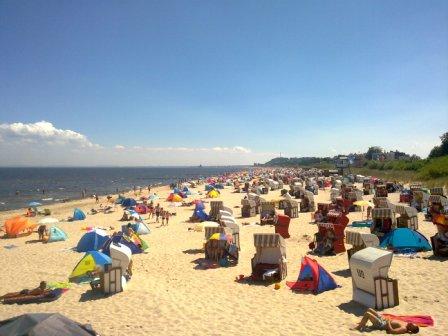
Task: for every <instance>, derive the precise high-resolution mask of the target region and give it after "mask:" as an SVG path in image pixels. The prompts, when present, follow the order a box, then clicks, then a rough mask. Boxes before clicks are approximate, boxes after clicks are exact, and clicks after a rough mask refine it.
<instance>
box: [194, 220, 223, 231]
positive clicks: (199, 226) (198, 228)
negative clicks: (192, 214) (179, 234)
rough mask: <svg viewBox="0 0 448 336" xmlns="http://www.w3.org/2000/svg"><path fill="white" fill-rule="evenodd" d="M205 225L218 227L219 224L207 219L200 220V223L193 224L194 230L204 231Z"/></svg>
mask: <svg viewBox="0 0 448 336" xmlns="http://www.w3.org/2000/svg"><path fill="white" fill-rule="evenodd" d="M206 227H219V224H218V223H216V222H208V221H206V222H202V223H197V224H196V225H195V226H194V231H199V232H202V231H204V229H205V228H206Z"/></svg>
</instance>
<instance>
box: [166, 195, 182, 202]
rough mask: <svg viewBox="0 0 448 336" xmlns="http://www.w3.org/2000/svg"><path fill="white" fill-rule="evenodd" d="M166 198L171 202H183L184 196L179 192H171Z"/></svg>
mask: <svg viewBox="0 0 448 336" xmlns="http://www.w3.org/2000/svg"><path fill="white" fill-rule="evenodd" d="M166 200H167V201H169V202H182V197H181V196H180V195H178V194H174V193H171V194H169V195H168V197H167V199H166Z"/></svg>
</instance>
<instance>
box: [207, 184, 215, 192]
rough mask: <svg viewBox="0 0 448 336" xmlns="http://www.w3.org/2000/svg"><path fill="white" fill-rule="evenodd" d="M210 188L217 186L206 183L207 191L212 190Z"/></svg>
mask: <svg viewBox="0 0 448 336" xmlns="http://www.w3.org/2000/svg"><path fill="white" fill-rule="evenodd" d="M210 190H215V187H214V186H212V185H211V184H206V185H205V191H210Z"/></svg>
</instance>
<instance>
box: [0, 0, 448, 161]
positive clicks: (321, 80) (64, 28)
mask: <svg viewBox="0 0 448 336" xmlns="http://www.w3.org/2000/svg"><path fill="white" fill-rule="evenodd" d="M0 44H1V46H2V47H1V50H0V58H1V62H0V125H1V127H0V154H1V155H2V157H4V158H5V160H2V161H3V163H4V164H25V165H31V164H36V165H40V164H71V161H70V160H72V159H71V157H73V156H70V155H68V154H67V153H68V152H73V151H75V152H77V153H83V157H84V160H85V162H84V161H83V162H82V164H89V163H90V164H112V165H113V164H120V165H121V164H127V160H126V158H127V157H128V156H129V155H131V154H132V155H134V154H135V153H134V152H135V151H140V154H141V156H140V159H139V163H141V164H155V165H157V164H198V163H202V164H217V163H220V162H221V161H222V160H225V161H226V163H252V162H254V161H261V162H263V161H264V160H266V159H269V158H271V157H273V156H276V155H277V153H279V152H282V153H283V154H284V155H288V156H324V155H334V154H335V153H344V152H345V153H347V152H357V151H365V150H366V149H367V147H368V146H369V145H380V146H383V147H385V148H387V149H401V150H404V151H406V152H411V153H417V154H419V155H421V156H426V155H427V154H428V153H429V150H430V149H431V148H432V146H433V145H435V144H437V143H439V138H438V137H439V136H440V135H441V134H442V133H444V132H446V131H447V129H446V127H447V125H448V2H447V1H127V2H123V1H76V2H73V1H32V2H25V1H20V2H19V1H0ZM40 121H46V122H48V123H51V124H52V127H53V128H48V127H49V126H48V124H38V126H36V124H35V123H36V122H40ZM16 123H21V124H23V125H21V124H19V126H17V124H16ZM13 125H16V126H13ZM39 125H40V126H39ZM42 125H44V127H41V126H42ZM69 130H70V131H74V132H76V133H78V134H80V136H82V137H85V139H86V141H88V143H90V144H92V145H94V146H93V147H92V146H90V145H87V146H86V144H85V143H83V141H84V140H81V143H80V142H79V141H78V140H79V139H78V140H77V141H78V142H77V141H72V140H73V139H70V136H68V138H69V139H68V140H67V139H66V136H67V134H71V133H64V132H66V131H69ZM78 138H79V137H78ZM32 143H33V144H35V145H33V146H31V145H30V144H32ZM17 146H21V147H20V149H21V150H20V153H18V152H17V148H18V147H17ZM116 146H118V147H116ZM135 146H137V148H133V147H135ZM92 148H94V149H92ZM165 148H166V149H167V150H164V149H165ZM179 148H181V149H180V150H179ZM182 151H183V152H186V153H180V152H182ZM156 152H157V153H156ZM42 153H52V154H51V155H50V157H49V156H48V154H47V155H45V160H42V158H41V156H42ZM180 154H182V155H180ZM132 163H133V164H135V162H132Z"/></svg>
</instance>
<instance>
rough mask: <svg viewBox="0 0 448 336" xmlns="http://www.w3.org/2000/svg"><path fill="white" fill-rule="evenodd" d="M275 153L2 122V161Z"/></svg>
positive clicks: (182, 161) (119, 161) (203, 160)
mask: <svg viewBox="0 0 448 336" xmlns="http://www.w3.org/2000/svg"><path fill="white" fill-rule="evenodd" d="M272 155H273V153H260V152H252V151H251V150H250V149H248V148H245V147H243V146H231V147H230V146H215V147H171V146H167V147H154V146H151V145H150V144H145V143H138V144H135V145H132V146H124V145H120V144H116V145H100V144H97V143H94V142H92V141H91V140H89V138H88V137H87V136H86V135H84V134H81V133H79V132H76V131H73V130H68V129H60V128H57V127H55V126H54V125H53V124H52V123H51V122H48V121H39V122H35V123H21V122H15V123H10V124H8V123H3V124H0V156H1V157H2V158H3V160H2V163H1V165H3V166H13V165H20V166H21V165H25V166H33V165H36V166H49V165H50V166H51V165H80V166H92V165H112V166H113V165H120V166H123V165H125V166H142V165H198V164H205V165H240V164H252V163H253V162H264V161H266V160H268V159H269V158H271V157H272Z"/></svg>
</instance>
